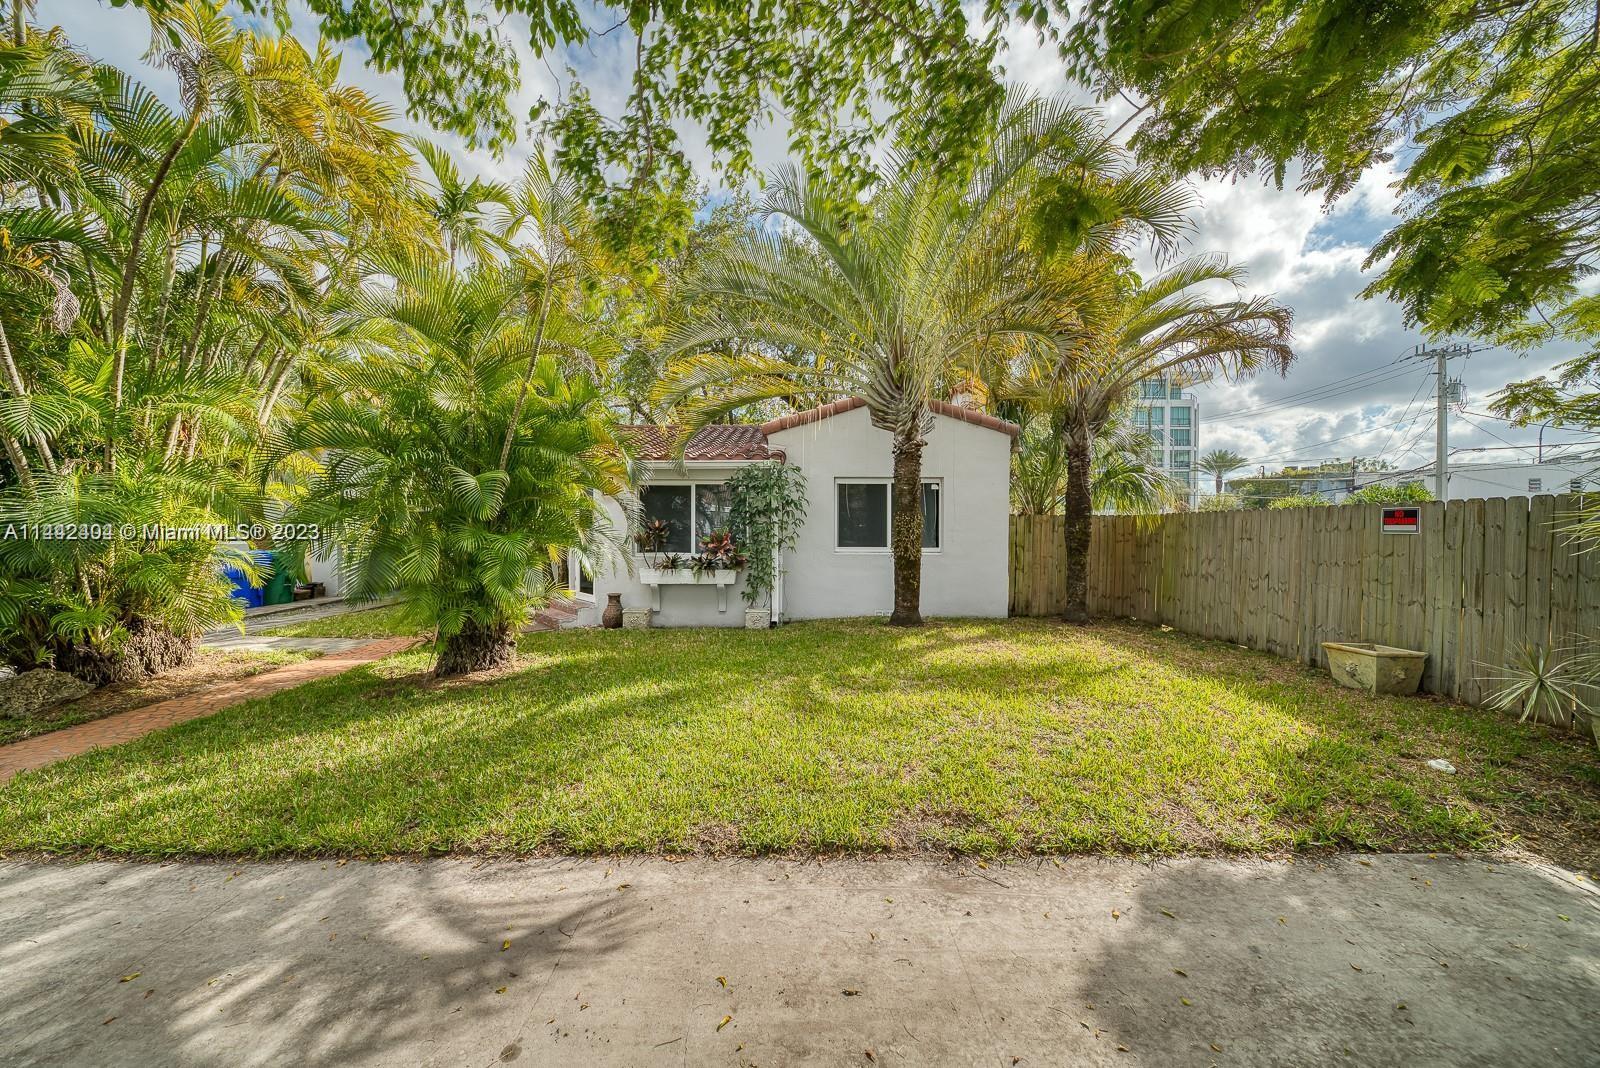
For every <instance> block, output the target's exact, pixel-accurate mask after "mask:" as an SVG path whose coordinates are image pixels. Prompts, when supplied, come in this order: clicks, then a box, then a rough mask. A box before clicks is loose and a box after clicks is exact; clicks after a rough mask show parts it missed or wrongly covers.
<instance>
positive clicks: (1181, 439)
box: [1133, 377, 1200, 508]
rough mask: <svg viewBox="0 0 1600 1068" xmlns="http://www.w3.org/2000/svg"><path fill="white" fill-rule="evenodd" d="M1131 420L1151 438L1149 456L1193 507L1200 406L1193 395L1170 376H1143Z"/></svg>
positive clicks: (1195, 489)
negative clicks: (1179, 487) (1145, 377)
mask: <svg viewBox="0 0 1600 1068" xmlns="http://www.w3.org/2000/svg"><path fill="white" fill-rule="evenodd" d="M1133 421H1134V425H1135V426H1137V427H1138V428H1139V429H1140V430H1145V431H1148V432H1149V434H1150V437H1151V438H1153V439H1154V445H1153V447H1152V451H1151V459H1152V460H1153V461H1154V462H1155V463H1156V465H1157V466H1158V467H1160V468H1161V469H1162V470H1163V471H1166V472H1167V473H1168V474H1170V475H1172V477H1173V478H1175V479H1177V480H1178V482H1179V483H1181V484H1182V485H1183V486H1185V487H1187V490H1186V492H1187V494H1188V503H1189V506H1190V507H1191V508H1192V507H1194V505H1195V498H1196V494H1197V492H1198V480H1197V478H1196V475H1195V469H1194V465H1195V461H1196V460H1197V459H1199V456H1200V405H1199V403H1198V402H1197V401H1196V400H1195V399H1194V394H1193V393H1191V392H1189V391H1187V390H1185V389H1184V388H1183V387H1182V386H1181V385H1180V384H1179V383H1178V382H1177V381H1176V380H1174V379H1170V378H1165V377H1161V378H1147V379H1145V380H1144V381H1142V382H1140V383H1139V392H1138V396H1137V399H1136V402H1135V404H1134V409H1133Z"/></svg>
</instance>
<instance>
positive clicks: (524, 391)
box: [500, 264, 555, 471]
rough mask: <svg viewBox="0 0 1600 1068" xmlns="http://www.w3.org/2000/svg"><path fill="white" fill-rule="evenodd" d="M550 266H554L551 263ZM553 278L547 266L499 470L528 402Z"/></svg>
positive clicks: (504, 467)
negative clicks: (530, 350) (529, 348)
mask: <svg viewBox="0 0 1600 1068" xmlns="http://www.w3.org/2000/svg"><path fill="white" fill-rule="evenodd" d="M550 266H552V267H553V266H554V264H551V265H550ZM553 288H555V280H554V279H553V278H552V277H551V271H550V270H549V269H548V268H547V269H546V270H545V272H544V292H543V293H541V294H539V318H538V319H537V320H536V321H535V322H534V326H533V351H532V352H531V353H529V354H528V369H527V370H526V371H524V372H523V373H522V386H521V388H520V389H518V390H517V403H516V407H514V408H513V409H512V410H511V421H510V422H509V423H507V424H506V439H505V441H504V442H502V443H501V445H500V470H502V471H504V470H505V469H506V464H508V463H510V462H511V443H512V442H514V441H516V440H517V424H518V423H520V422H522V410H523V408H524V407H525V406H526V405H527V403H528V387H529V386H530V385H531V384H532V383H533V372H534V368H535V367H537V366H538V364H539V350H540V349H541V348H543V347H544V325H545V323H546V322H547V321H548V320H549V318H550V290H551V289H553Z"/></svg>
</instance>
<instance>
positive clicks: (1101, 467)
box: [1011, 412, 1183, 515]
mask: <svg viewBox="0 0 1600 1068" xmlns="http://www.w3.org/2000/svg"><path fill="white" fill-rule="evenodd" d="M1024 420H1025V422H1024V425H1023V428H1022V434H1021V436H1020V437H1019V438H1018V440H1017V448H1016V451H1015V452H1013V453H1012V456H1011V507H1012V510H1013V511H1015V512H1016V513H1017V514H1019V515H1057V514H1060V513H1061V512H1062V511H1063V510H1064V505H1065V502H1066V497H1067V439H1066V437H1065V436H1064V435H1062V434H1059V433H1057V432H1056V431H1055V428H1054V427H1052V426H1050V425H1049V419H1048V416H1031V417H1030V416H1024ZM1154 444H1155V439H1154V438H1152V437H1151V436H1150V433H1149V432H1148V431H1146V430H1143V429H1141V428H1139V427H1137V426H1135V425H1134V424H1133V420H1132V418H1131V413H1126V412H1125V413H1123V414H1122V415H1121V416H1120V417H1119V418H1118V419H1116V420H1114V421H1113V422H1112V424H1111V425H1110V426H1108V427H1107V428H1106V429H1105V430H1104V431H1102V432H1101V433H1100V435H1099V436H1098V437H1096V438H1095V444H1094V457H1093V460H1092V461H1091V468H1090V477H1089V496H1090V499H1091V500H1092V501H1093V502H1094V507H1095V509H1096V510H1097V511H1113V512H1121V513H1131V514H1142V513H1148V512H1159V511H1162V510H1164V509H1167V508H1172V507H1174V506H1175V505H1176V504H1177V503H1178V502H1179V501H1180V500H1182V499H1183V494H1182V486H1181V484H1180V483H1179V482H1178V480H1177V479H1175V478H1173V477H1172V476H1171V475H1170V474H1168V473H1167V472H1166V471H1165V470H1163V469H1162V468H1161V467H1160V466H1159V465H1157V464H1156V463H1154V462H1152V460H1151V459H1150V450H1151V448H1152V447H1153V446H1154Z"/></svg>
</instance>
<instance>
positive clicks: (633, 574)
mask: <svg viewBox="0 0 1600 1068" xmlns="http://www.w3.org/2000/svg"><path fill="white" fill-rule="evenodd" d="M645 466H646V469H647V472H648V474H647V476H646V481H645V484H646V485H650V484H656V485H672V484H678V485H683V484H688V483H694V482H726V481H727V480H728V478H729V477H730V476H731V475H732V474H733V473H734V471H736V470H738V469H739V467H741V466H743V465H742V464H739V463H731V464H728V463H688V464H670V463H659V464H646V465H645ZM602 504H603V505H604V507H605V511H606V517H607V518H608V519H609V520H610V522H611V524H612V526H613V527H614V528H615V529H617V530H619V531H620V530H626V529H627V526H628V525H627V521H626V520H627V516H626V513H625V512H624V511H623V507H622V505H621V504H620V503H619V502H617V501H615V500H613V499H611V498H609V497H607V498H606V499H605V500H604V501H603V502H602ZM630 565H631V570H630ZM641 566H643V563H642V561H641V559H640V557H639V554H638V553H637V552H636V551H634V550H633V548H632V546H631V545H630V547H629V549H628V550H627V555H626V559H613V560H610V561H607V562H605V563H604V564H603V565H602V566H601V567H600V568H598V570H597V573H596V574H595V576H594V607H593V609H592V610H590V611H587V612H585V613H584V614H583V615H582V616H580V619H581V621H582V622H584V623H586V624H590V625H594V624H598V623H599V621H600V613H601V612H603V611H604V610H605V607H606V601H607V595H608V594H612V593H620V594H622V607H623V608H624V609H629V608H649V607H650V602H651V597H650V587H648V586H646V585H645V584H644V583H642V582H640V581H639V568H640V567H641ZM744 586H745V579H744V575H743V574H742V573H741V574H740V575H739V577H738V579H737V581H735V583H734V584H733V585H732V586H729V587H728V589H727V611H724V612H719V611H718V610H717V590H716V587H714V586H698V585H696V586H663V587H661V609H660V611H658V612H656V613H655V614H654V615H653V616H652V617H651V621H650V625H651V626H653V627H742V626H744V610H745V607H746V606H745V600H744Z"/></svg>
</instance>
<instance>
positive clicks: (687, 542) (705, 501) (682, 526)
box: [639, 482, 732, 553]
mask: <svg viewBox="0 0 1600 1068" xmlns="http://www.w3.org/2000/svg"><path fill="white" fill-rule="evenodd" d="M731 503H732V498H731V496H730V495H729V492H728V487H727V486H726V485H724V484H723V483H721V482H700V483H696V484H694V485H655V486H646V487H645V488H644V489H642V490H640V491H639V506H640V509H641V510H642V512H643V516H642V519H643V521H644V522H645V523H650V522H652V521H654V520H657V519H660V520H665V521H666V524H667V540H666V543H665V544H663V545H662V546H661V551H662V552H669V553H693V552H698V551H699V550H700V540H701V539H702V538H704V537H706V536H707V535H708V534H714V533H716V532H717V531H719V530H727V529H728V515H729V510H730V507H731Z"/></svg>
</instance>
